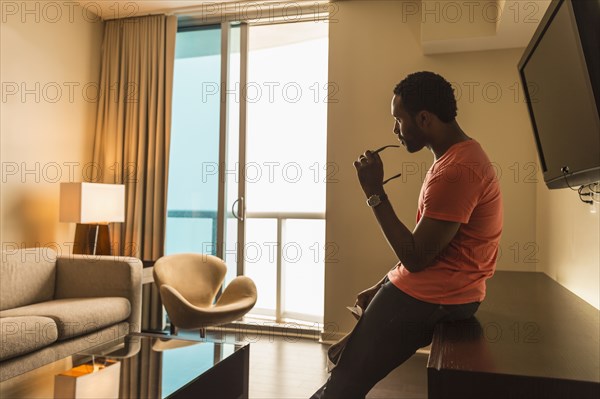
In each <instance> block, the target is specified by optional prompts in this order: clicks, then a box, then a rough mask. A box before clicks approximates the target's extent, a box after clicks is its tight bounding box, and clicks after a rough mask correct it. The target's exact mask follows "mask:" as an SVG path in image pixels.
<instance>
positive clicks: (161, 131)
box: [90, 15, 177, 397]
mask: <svg viewBox="0 0 600 399" xmlns="http://www.w3.org/2000/svg"><path fill="white" fill-rule="evenodd" d="M176 33H177V18H176V17H174V16H170V17H167V16H165V15H153V16H147V17H139V18H127V19H117V20H111V21H106V22H105V28H104V41H103V48H102V69H101V76H100V90H99V100H98V112H97V121H96V136H95V141H94V158H93V160H94V166H95V168H94V172H95V173H94V175H93V176H92V179H90V180H92V181H95V182H101V183H119V184H125V202H126V206H125V222H124V223H121V224H118V225H116V226H114V228H113V230H112V237H111V241H112V244H113V253H114V254H119V255H127V256H134V257H137V258H140V259H143V260H156V259H158V258H159V257H161V256H162V255H163V246H164V239H165V229H166V205H167V177H168V175H167V174H168V169H169V165H168V163H169V162H168V160H169V142H170V130H171V100H172V85H173V66H174V59H175V36H176ZM142 302H143V309H142V326H141V328H142V329H148V328H162V305H161V304H160V298H159V296H158V293H157V291H156V289H155V287H154V285H149V284H146V285H145V286H144V289H143V300H142ZM160 363H161V357H160V354H158V353H155V352H151V351H150V350H147V348H142V350H141V351H140V353H139V354H138V356H136V357H133V358H130V359H125V360H123V369H122V373H124V374H125V376H126V378H124V379H123V380H124V381H128V383H127V384H126V385H125V386H122V387H121V393H122V395H124V396H126V397H155V396H158V395H159V393H160Z"/></svg>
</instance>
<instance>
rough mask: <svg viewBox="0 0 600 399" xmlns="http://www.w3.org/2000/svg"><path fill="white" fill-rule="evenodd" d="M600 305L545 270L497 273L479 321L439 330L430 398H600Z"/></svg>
mask: <svg viewBox="0 0 600 399" xmlns="http://www.w3.org/2000/svg"><path fill="white" fill-rule="evenodd" d="M599 342H600V317H599V312H598V310H597V309H596V308H594V307H593V306H591V305H589V304H588V303H587V302H585V301H583V300H582V299H580V298H579V297H577V296H576V295H575V294H573V293H571V292H570V291H569V290H567V289H566V288H564V287H562V286H561V285H560V284H558V283H557V282H555V281H554V280H552V279H551V278H550V277H548V276H547V275H545V274H543V273H534V272H505V271H498V272H496V274H495V275H494V276H493V277H492V278H491V279H490V280H488V283H487V296H486V299H485V300H484V302H483V303H482V304H481V306H480V308H479V310H478V311H477V314H476V315H475V317H474V318H472V319H470V320H467V321H460V322H453V323H442V324H440V325H438V326H437V328H436V331H435V333H434V338H433V342H432V345H431V354H430V356H429V362H428V365H427V378H428V392H429V398H430V399H441V398H444V399H447V398H460V399H469V398H473V399H483V398H486V399H494V398H497V399H510V398H515V399H517V398H524V399H525V398H526V399H534V398H543V399H553V398H557V399H564V398H577V399H584V398H593V399H598V398H600V344H599Z"/></svg>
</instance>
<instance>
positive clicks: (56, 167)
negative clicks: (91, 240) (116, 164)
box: [0, 2, 103, 251]
mask: <svg viewBox="0 0 600 399" xmlns="http://www.w3.org/2000/svg"><path fill="white" fill-rule="evenodd" d="M26 3H27V4H26ZM53 4H54V8H52V7H45V6H44V2H2V5H1V6H2V24H1V32H0V33H1V35H0V36H1V49H2V50H1V65H0V71H1V81H2V102H1V116H2V117H1V118H0V119H1V158H2V181H1V183H2V190H1V191H2V193H1V198H2V203H1V217H2V222H1V225H2V228H1V234H2V237H1V239H0V240H1V242H2V249H6V250H12V249H14V248H15V247H32V246H39V245H42V246H56V245H58V247H59V248H61V251H68V250H69V247H70V245H71V244H70V243H71V242H72V241H73V237H74V231H75V226H74V225H71V224H65V223H59V221H58V198H59V183H60V182H67V181H82V180H83V174H84V173H86V172H87V170H86V168H85V165H86V164H88V163H89V162H90V161H91V157H92V149H93V148H92V147H93V135H94V126H95V115H96V100H95V97H96V96H97V87H98V79H99V75H100V47H101V42H102V32H103V23H102V22H101V21H100V20H99V18H96V17H95V16H94V15H93V14H89V13H82V9H81V8H80V7H70V8H69V7H62V8H57V7H56V5H58V4H62V3H57V2H53Z"/></svg>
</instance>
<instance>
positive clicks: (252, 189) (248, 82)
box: [166, 22, 334, 323]
mask: <svg viewBox="0 0 600 399" xmlns="http://www.w3.org/2000/svg"><path fill="white" fill-rule="evenodd" d="M327 45H328V43H327V25H326V24H323V23H315V22H298V23H289V24H277V25H263V26H252V25H250V26H248V25H246V24H230V23H222V24H220V25H213V26H203V27H194V28H190V30H186V31H180V32H179V33H178V36H177V45H176V64H175V83H174V93H173V96H174V98H173V125H172V138H171V156H170V168H169V193H168V223H167V240H166V253H167V254H170V253H180V252H197V253H209V254H213V255H216V256H219V257H221V258H223V259H224V260H225V262H226V263H227V265H228V273H227V276H226V281H225V285H227V284H228V283H229V282H230V281H231V280H232V279H233V278H235V276H237V275H246V276H248V277H250V278H252V279H253V280H254V282H255V283H256V285H257V289H258V302H257V304H256V306H255V308H254V309H253V310H252V311H251V313H250V314H249V316H254V317H262V318H267V319H269V320H274V321H277V322H284V321H289V320H302V321H306V322H313V323H321V322H322V317H323V281H324V254H325V243H324V240H325V179H326V177H327V175H328V174H331V173H332V168H328V167H327V165H326V111H327V102H328V101H329V100H330V98H329V95H330V93H331V87H330V85H328V84H327V51H328V50H327ZM333 172H334V171H333ZM307 292H310V293H311V294H310V295H306V293H307Z"/></svg>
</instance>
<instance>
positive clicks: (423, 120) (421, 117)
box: [415, 111, 431, 129]
mask: <svg viewBox="0 0 600 399" xmlns="http://www.w3.org/2000/svg"><path fill="white" fill-rule="evenodd" d="M415 122H416V123H417V126H418V127H419V128H420V129H423V128H426V127H429V125H430V124H431V113H430V112H428V111H420V112H418V113H417V115H416V117H415Z"/></svg>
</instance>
